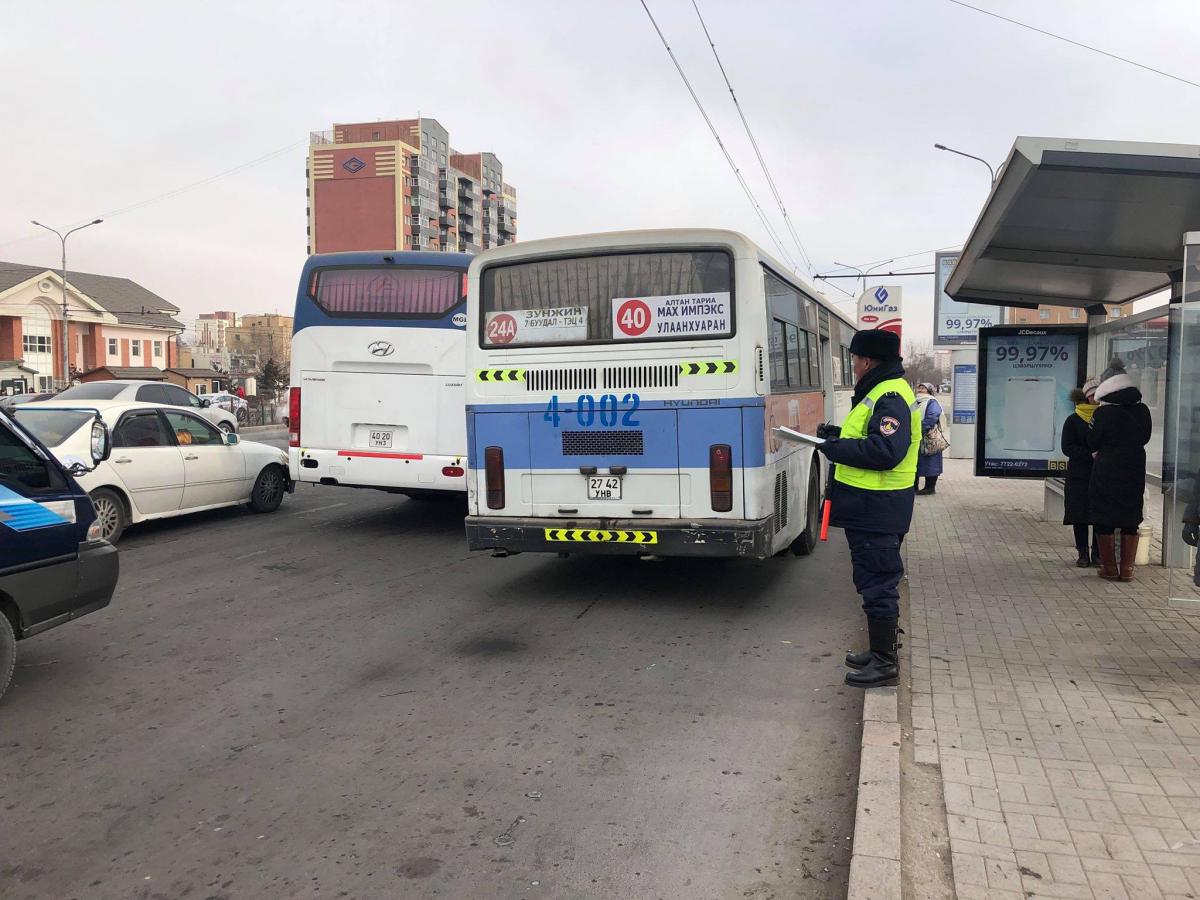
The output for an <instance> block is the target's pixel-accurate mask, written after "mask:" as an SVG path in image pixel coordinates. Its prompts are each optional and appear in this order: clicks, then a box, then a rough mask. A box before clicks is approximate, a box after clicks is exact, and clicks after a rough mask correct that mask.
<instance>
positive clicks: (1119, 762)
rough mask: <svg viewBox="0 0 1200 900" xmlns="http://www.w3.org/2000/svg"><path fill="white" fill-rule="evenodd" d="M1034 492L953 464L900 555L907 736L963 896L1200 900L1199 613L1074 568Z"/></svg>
mask: <svg viewBox="0 0 1200 900" xmlns="http://www.w3.org/2000/svg"><path fill="white" fill-rule="evenodd" d="M1042 490H1043V489H1042V483H1041V482H1040V481H1020V480H1005V481H1000V480H994V479H985V478H975V477H973V476H972V474H971V469H970V463H969V462H967V461H960V460H947V466H946V475H945V477H943V478H942V479H941V481H939V483H938V486H937V494H936V495H934V496H932V497H918V498H917V512H916V515H915V517H914V521H913V530H912V533H911V534H910V535H909V537H908V539H907V540H906V542H905V547H906V557H907V569H908V579H909V580H908V595H909V607H910V608H909V620H910V622H909V628H908V635H907V640H906V644H907V647H906V649H905V651H904V653H903V659H904V661H905V662H906V663H907V664H908V665H909V666H910V667H911V669H910V674H911V679H912V722H913V739H914V741H915V744H916V749H915V752H916V758H917V762H919V763H927V764H935V765H940V766H941V774H942V784H943V787H944V790H945V800H946V816H947V824H948V827H949V833H950V843H951V850H952V857H953V864H954V880H955V887H956V889H957V891H958V896H959V897H960V898H963V900H971V898H989V900H1003V898H1012V900H1018V898H1026V897H1064V898H1124V897H1131V898H1139V900H1140V898H1152V897H1165V898H1172V900H1176V898H1177V900H1184V898H1200V613H1197V612H1193V611H1186V612H1185V611H1181V610H1174V609H1168V608H1167V604H1166V596H1167V578H1168V574H1169V573H1168V572H1167V571H1166V570H1164V569H1162V568H1159V567H1139V568H1138V569H1137V570H1136V571H1137V580H1136V581H1134V582H1133V583H1129V584H1125V583H1117V582H1106V581H1103V580H1101V579H1100V578H1098V577H1097V576H1096V573H1095V570H1094V569H1076V568H1075V567H1074V561H1075V550H1074V547H1073V546H1072V538H1071V532H1070V529H1069V528H1068V527H1066V526H1063V525H1058V524H1053V523H1047V522H1043V521H1042Z"/></svg>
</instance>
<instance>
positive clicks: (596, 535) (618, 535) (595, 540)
mask: <svg viewBox="0 0 1200 900" xmlns="http://www.w3.org/2000/svg"><path fill="white" fill-rule="evenodd" d="M545 535H546V540H547V541H553V542H556V543H562V542H567V543H578V544H657V543H658V532H657V531H603V530H600V529H590V528H547V529H545Z"/></svg>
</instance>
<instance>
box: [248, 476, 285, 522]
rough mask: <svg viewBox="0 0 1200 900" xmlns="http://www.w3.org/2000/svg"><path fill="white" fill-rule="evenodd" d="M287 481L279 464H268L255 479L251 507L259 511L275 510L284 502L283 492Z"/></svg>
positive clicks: (251, 493) (251, 492) (251, 494)
mask: <svg viewBox="0 0 1200 900" xmlns="http://www.w3.org/2000/svg"><path fill="white" fill-rule="evenodd" d="M286 488H287V482H286V481H285V480H284V477H283V470H282V469H281V468H279V466H267V467H266V468H265V469H263V470H262V471H261V472H259V473H258V478H256V479H254V489H253V490H252V491H250V508H251V509H252V510H254V511H255V512H257V513H269V512H275V510H277V509H279V504H280V503H282V502H283V494H284V491H285V490H286Z"/></svg>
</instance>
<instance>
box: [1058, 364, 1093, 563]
mask: <svg viewBox="0 0 1200 900" xmlns="http://www.w3.org/2000/svg"><path fill="white" fill-rule="evenodd" d="M1099 384H1100V379H1098V378H1089V379H1088V380H1087V381H1086V382H1084V385H1083V387H1082V388H1076V389H1075V390H1073V391H1071V402H1072V403H1074V404H1075V412H1073V413H1071V415H1069V416H1068V417H1067V421H1065V422H1063V429H1062V452H1063V455H1064V456H1065V457H1066V458H1067V478H1066V488H1065V490H1064V491H1063V498H1064V500H1065V502H1064V504H1063V524H1064V525H1071V526H1074V528H1075V549H1076V550H1078V551H1079V559H1078V560H1077V561H1076V562H1075V565H1077V566H1079V568H1081V569H1086V568H1087V567H1088V566H1098V565H1100V545H1099V543H1098V542H1097V539H1096V538H1097V534H1096V529H1094V528H1093V529H1092V540H1091V542H1090V544H1089V542H1088V525H1090V524H1091V521H1092V514H1091V508H1090V507H1091V504H1089V503H1088V486H1089V484H1090V483H1091V479H1092V448H1091V447H1089V446H1088V430H1089V429H1090V428H1091V426H1092V416H1093V414H1094V413H1095V412H1096V409H1097V407H1098V405H1099V404H1097V403H1096V398H1095V392H1096V388H1097V387H1098V386H1099ZM1089 546H1090V548H1091V552H1090V553H1089V552H1088V548H1089Z"/></svg>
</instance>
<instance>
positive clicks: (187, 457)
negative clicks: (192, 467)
mask: <svg viewBox="0 0 1200 900" xmlns="http://www.w3.org/2000/svg"><path fill="white" fill-rule="evenodd" d="M199 458H200V457H198V456H197V455H196V454H195V453H192V454H190V455H188V456H185V457H184V459H199Z"/></svg>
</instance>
